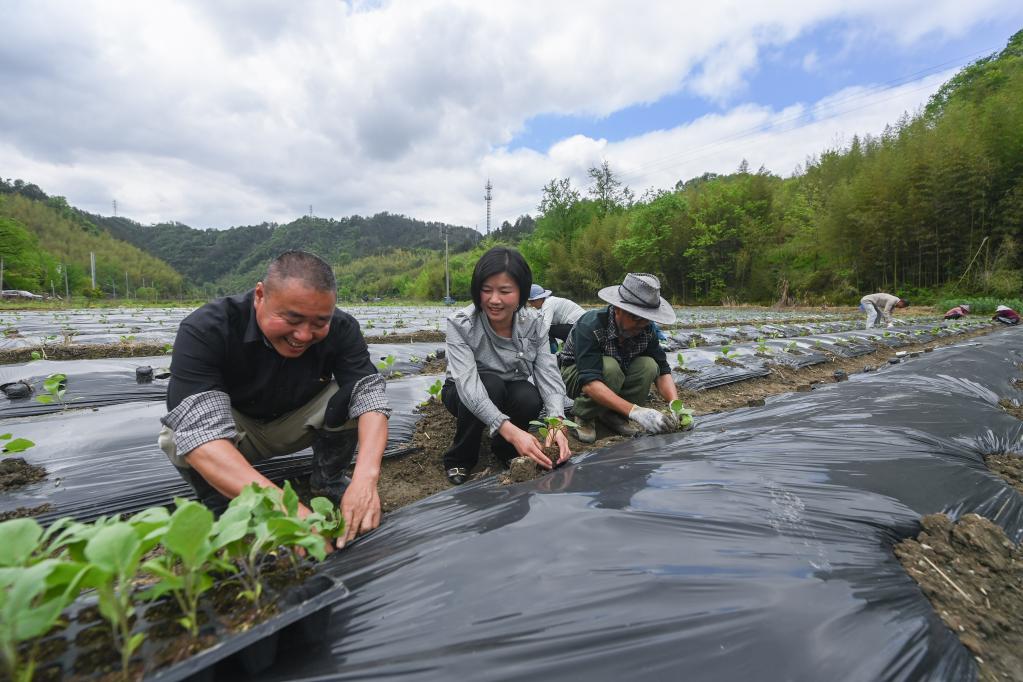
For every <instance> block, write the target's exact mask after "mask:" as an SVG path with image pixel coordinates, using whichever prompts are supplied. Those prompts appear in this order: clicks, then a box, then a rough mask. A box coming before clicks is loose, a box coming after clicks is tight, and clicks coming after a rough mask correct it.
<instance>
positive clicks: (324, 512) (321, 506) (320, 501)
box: [309, 497, 334, 518]
mask: <svg viewBox="0 0 1023 682" xmlns="http://www.w3.org/2000/svg"><path fill="white" fill-rule="evenodd" d="M309 506H310V507H312V510H313V511H314V512H316V513H317V514H319V515H321V516H323V517H324V518H328V517H330V515H331V514H333V513H334V503H333V502H331V501H330V500H328V499H327V498H326V497H314V498H313V499H312V500H310V501H309Z"/></svg>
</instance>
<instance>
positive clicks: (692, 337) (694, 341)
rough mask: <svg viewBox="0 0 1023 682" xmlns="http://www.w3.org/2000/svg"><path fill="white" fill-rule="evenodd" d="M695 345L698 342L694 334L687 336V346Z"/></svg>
mask: <svg viewBox="0 0 1023 682" xmlns="http://www.w3.org/2000/svg"><path fill="white" fill-rule="evenodd" d="M697 345H699V344H698V343H697V341H696V337H695V336H691V337H689V347H690V348H696V346H697Z"/></svg>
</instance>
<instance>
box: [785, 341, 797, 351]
mask: <svg viewBox="0 0 1023 682" xmlns="http://www.w3.org/2000/svg"><path fill="white" fill-rule="evenodd" d="M785 350H786V351H788V352H789V353H794V352H796V351H797V350H799V344H797V343H796V342H795V341H789V344H788V345H787V346H785Z"/></svg>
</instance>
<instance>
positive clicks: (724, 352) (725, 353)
mask: <svg viewBox="0 0 1023 682" xmlns="http://www.w3.org/2000/svg"><path fill="white" fill-rule="evenodd" d="M738 354H739V351H733V350H732V347H731V346H729V345H728V344H725V345H724V346H721V357H723V358H724V359H725V360H729V359H731V358H732V356H734V355H738Z"/></svg>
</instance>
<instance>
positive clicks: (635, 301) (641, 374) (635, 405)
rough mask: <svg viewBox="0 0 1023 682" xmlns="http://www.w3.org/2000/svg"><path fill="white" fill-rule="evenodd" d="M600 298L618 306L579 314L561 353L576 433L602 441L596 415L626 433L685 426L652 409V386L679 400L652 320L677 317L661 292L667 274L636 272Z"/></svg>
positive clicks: (588, 439)
mask: <svg viewBox="0 0 1023 682" xmlns="http://www.w3.org/2000/svg"><path fill="white" fill-rule="evenodd" d="M597 296H598V297H600V299H601V300H603V301H607V302H608V303H609V304H610V305H608V306H607V308H605V309H603V310H591V311H589V312H587V313H585V314H584V315H583V316H582V317H580V318H579V319H578V320H576V323H575V326H573V327H572V332H571V333H570V334H569V335H568V341H566V342H565V346H564V348H563V349H562V351H561V365H562V367H561V375H562V377H564V379H565V386H566V387H567V389H568V395H569V397H572V398H575V404H574V406H573V409H572V411H573V415H574V417H573V419H574V421H575V422H576V423H577V424H579V427H578V428H577V429H576V437H577V438H578V439H579V440H580V441H581V442H583V443H592V442H593V441H594V440H596V438H597V432H596V426H595V424H594V421H593V420H594V419H599V420H600V421H601V422H603V423H604V425H605V426H607V427H608V428H609V429H611V430H612V431H614V432H615V433H619V434H622V435H635V434H637V433H639V432H646V433H667V432H670V431H675V430H677V429H678V421H677V420H676V419H675V417H673V416H672V415H669V414H665V413H662V412H659V411H657V410H654V409H652V408H649V407H644V405H645V404H646V402H647V396H648V394H649V392H650V384H656V386H657V390H658V392H660V394H661V396H662V397H663V398H664V399H665V400H668V401H671V400H675V399H676V398H678V389H677V388H676V387H675V380H674V379H673V378H672V376H671V367H670V366H669V365H668V360H667V358H666V357H665V355H664V349H662V348H661V344H660V341H658V339H657V335H656V334H655V333H654V330H653V328H652V327H653V325H652V324H651V323H652V322H656V323H658V324H671V323H673V322H674V321H675V311H674V310H673V309H672V307H671V304H670V303H668V302H667V301H665V300H664V299H663V298H661V282H660V280H658V279H657V278H656V277H654V276H653V275H647V274H644V273H629V274H628V275H626V276H625V281H624V282H622V284H621V286H610V287H605V288H603V289H601V290H600V291H599V292H598V293H597ZM630 420H631V421H630Z"/></svg>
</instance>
